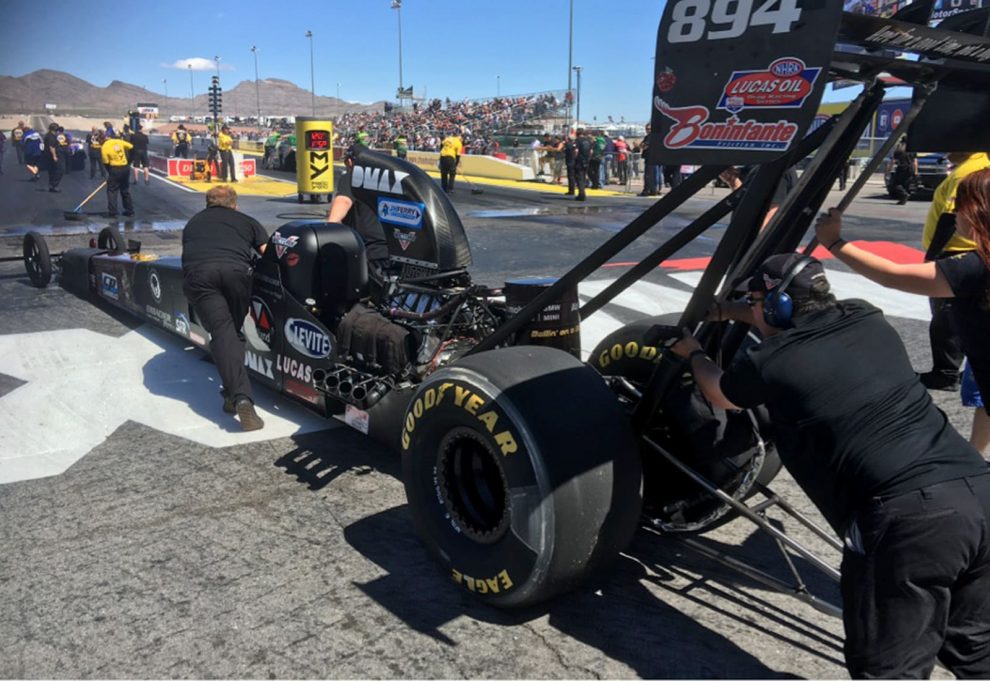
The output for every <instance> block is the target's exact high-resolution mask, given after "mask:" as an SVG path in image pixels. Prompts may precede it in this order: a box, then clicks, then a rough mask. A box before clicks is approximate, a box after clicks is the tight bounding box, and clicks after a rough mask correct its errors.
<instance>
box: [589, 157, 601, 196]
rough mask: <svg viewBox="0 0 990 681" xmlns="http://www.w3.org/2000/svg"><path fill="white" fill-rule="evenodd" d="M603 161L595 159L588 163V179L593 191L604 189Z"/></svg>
mask: <svg viewBox="0 0 990 681" xmlns="http://www.w3.org/2000/svg"><path fill="white" fill-rule="evenodd" d="M601 172H602V160H601V159H600V158H593V159H591V160H590V161H588V173H587V175H588V179H587V181H588V182H589V183H590V185H591V188H592V189H601V188H602V175H601Z"/></svg>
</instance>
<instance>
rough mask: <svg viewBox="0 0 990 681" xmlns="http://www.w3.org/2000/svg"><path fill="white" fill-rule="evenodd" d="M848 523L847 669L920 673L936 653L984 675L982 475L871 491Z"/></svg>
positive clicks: (955, 667) (989, 674)
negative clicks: (877, 493)
mask: <svg viewBox="0 0 990 681" xmlns="http://www.w3.org/2000/svg"><path fill="white" fill-rule="evenodd" d="M854 526H855V528H858V531H859V535H860V537H861V540H860V541H858V542H857V541H850V539H847V541H846V549H845V551H844V553H843V557H842V582H841V588H842V619H843V623H844V625H845V630H846V642H845V654H846V666H847V667H848V669H849V673H850V675H851V676H852V677H853V678H854V679H856V678H881V677H882V678H928V676H929V675H930V674H931V672H932V669H933V668H934V666H935V660H936V658H937V659H938V661H939V662H941V663H942V664H944V665H945V666H946V667H948V668H949V670H950V671H952V672H953V673H954V674H955V675H956V677H958V678H982V679H986V678H990V474H985V475H979V476H976V477H971V478H964V479H960V480H953V481H950V482H943V483H940V484H938V485H932V486H931V487H926V488H923V489H920V490H916V491H914V492H908V493H906V494H901V495H898V496H896V497H892V498H887V499H874V500H873V501H872V502H871V503H870V504H868V505H867V507H866V508H864V509H862V510H861V511H860V512H859V513H858V514H857V516H856V521H855V523H854ZM854 534H855V533H851V534H850V537H852V536H853V535H854ZM851 546H856V549H855V550H854V549H853V548H851Z"/></svg>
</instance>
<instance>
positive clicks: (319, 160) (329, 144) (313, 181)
mask: <svg viewBox="0 0 990 681" xmlns="http://www.w3.org/2000/svg"><path fill="white" fill-rule="evenodd" d="M296 184H297V186H298V191H299V197H300V200H301V199H302V196H303V195H304V194H309V195H311V196H316V195H319V194H331V193H333V123H331V122H330V121H327V120H323V119H321V118H311V117H297V118H296Z"/></svg>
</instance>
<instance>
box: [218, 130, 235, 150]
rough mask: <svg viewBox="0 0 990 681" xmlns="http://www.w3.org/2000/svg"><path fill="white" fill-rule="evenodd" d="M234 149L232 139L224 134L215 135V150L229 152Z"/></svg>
mask: <svg viewBox="0 0 990 681" xmlns="http://www.w3.org/2000/svg"><path fill="white" fill-rule="evenodd" d="M233 148H234V138H233V137H231V136H230V135H228V134H227V133H225V132H221V133H220V134H219V135H217V149H218V150H220V151H230V150H231V149H233Z"/></svg>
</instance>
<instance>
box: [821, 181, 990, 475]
mask: <svg viewBox="0 0 990 681" xmlns="http://www.w3.org/2000/svg"><path fill="white" fill-rule="evenodd" d="M956 231H958V232H959V234H960V235H961V236H964V237H966V238H968V239H971V240H972V241H974V242H975V243H976V250H973V251H967V252H965V253H960V254H958V255H955V256H953V257H950V258H943V259H941V260H936V261H933V262H923V263H917V264H909V265H901V264H897V263H893V262H891V261H889V260H887V259H886V258H883V257H881V256H879V255H875V254H873V253H870V252H868V251H865V250H863V249H861V248H858V247H856V246H854V245H852V244H850V243H847V242H846V240H845V239H843V238H842V233H841V232H842V212H841V211H839V210H838V209H835V208H832V209H830V210H829V211H828V213H827V214H826V215H824V216H822V217H821V218H819V220H818V223H817V224H816V225H815V232H816V234H817V235H818V240H819V241H820V242H821V243H822V245H823V246H824V247H825V248H827V249H828V250H829V251H830V252H831V253H832V254H833V255H835V256H836V257H837V258H838V259H839V260H841V261H842V262H844V263H845V264H847V265H849V267H851V268H852V269H854V270H855V271H857V272H859V273H860V274H862V275H864V276H865V277H867V278H868V279H872V280H873V281H875V282H877V283H878V284H881V285H882V286H887V287H889V288H896V289H899V290H901V291H906V292H908V293H917V294H920V295H923V296H928V297H930V298H954V299H955V305H954V306H953V308H952V313H953V314H952V323H953V325H954V326H955V330H956V332H957V334H958V335H959V339H960V341H961V344H962V349H963V352H964V353H965V354H966V357H967V358H968V359H969V364H970V367H971V368H972V371H973V376H974V377H975V378H976V384H977V386H978V387H979V389H980V393H981V394H982V395H983V398H984V407H983V408H982V409H976V411H975V412H974V414H973V430H972V433H971V435H970V442H971V443H972V444H973V446H974V447H975V448H976V449H977V450H979V451H980V452H981V453H983V454H984V456H986V455H987V454H988V453H990V452H988V448H990V406H987V404H988V401H987V399H986V398H987V397H988V396H990V168H988V169H985V170H980V171H977V172H975V173H973V174H971V175H968V176H967V177H966V178H964V179H963V180H962V182H960V184H959V188H958V189H957V191H956Z"/></svg>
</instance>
